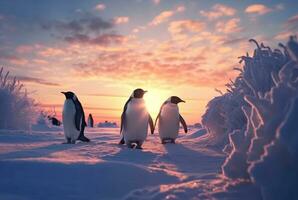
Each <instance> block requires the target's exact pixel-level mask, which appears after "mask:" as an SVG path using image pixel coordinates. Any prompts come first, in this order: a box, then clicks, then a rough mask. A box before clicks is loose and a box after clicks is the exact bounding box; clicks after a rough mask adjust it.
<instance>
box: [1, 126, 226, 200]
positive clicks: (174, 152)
mask: <svg viewBox="0 0 298 200" xmlns="http://www.w3.org/2000/svg"><path fill="white" fill-rule="evenodd" d="M195 131H196V130H193V131H190V134H192V132H195ZM86 135H87V136H88V137H90V139H91V142H90V143H83V142H79V143H77V144H75V145H72V144H65V145H63V144H61V143H62V142H64V135H63V132H62V131H38V132H36V131H33V132H32V133H31V134H29V133H27V132H20V131H9V130H1V131H0V147H1V148H0V177H1V179H0V199H7V200H11V199H31V200H35V199H43V200H48V199H63V200H68V199H89V200H93V199H94V200H97V199H190V197H192V196H197V197H199V196H201V195H203V194H201V193H202V191H205V193H206V192H207V191H211V190H212V188H213V185H212V184H207V183H208V182H209V181H212V180H213V179H214V178H216V174H218V173H219V172H220V165H221V163H222V162H223V160H224V155H223V154H222V153H221V152H220V151H217V150H214V149H211V148H210V149H209V148H205V147H202V146H201V145H198V144H195V143H193V138H191V139H189V138H187V137H186V135H185V134H183V135H182V134H181V135H180V137H179V138H177V144H166V145H162V144H160V141H159V137H158V135H156V134H155V135H150V136H148V138H147V140H146V142H145V143H144V145H143V148H144V149H143V150H136V149H129V148H127V147H126V146H121V145H118V142H119V139H120V135H119V128H106V129H101V128H87V130H86ZM211 185H212V188H211V187H210V186H211ZM217 185H221V186H222V185H223V183H221V182H220V183H218V184H217ZM205 193H204V195H207V194H205ZM151 197H152V198H151ZM184 197H186V198H184Z"/></svg>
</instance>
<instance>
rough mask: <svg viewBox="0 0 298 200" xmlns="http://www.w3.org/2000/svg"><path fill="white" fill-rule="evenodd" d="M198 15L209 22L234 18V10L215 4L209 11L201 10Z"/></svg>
mask: <svg viewBox="0 0 298 200" xmlns="http://www.w3.org/2000/svg"><path fill="white" fill-rule="evenodd" d="M200 14H201V15H202V16H204V17H207V18H208V19H209V20H214V19H217V18H219V17H223V16H234V15H235V14H236V9H234V8H232V7H229V6H226V5H223V4H215V5H214V6H213V7H212V9H211V10H210V11H204V10H202V11H200Z"/></svg>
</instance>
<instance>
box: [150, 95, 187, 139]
mask: <svg viewBox="0 0 298 200" xmlns="http://www.w3.org/2000/svg"><path fill="white" fill-rule="evenodd" d="M180 102H184V103H185V101H183V100H182V99H180V98H179V97H177V96H171V97H169V98H168V99H167V100H166V101H165V102H164V103H163V104H162V106H161V108H160V111H159V113H158V115H157V117H156V120H155V123H154V127H156V123H157V121H158V132H159V137H160V139H161V143H162V144H165V143H166V142H170V143H175V140H176V138H177V137H178V132H179V122H180V123H181V124H182V126H183V128H184V132H185V133H187V125H186V122H185V120H184V119H183V117H182V116H181V115H180V113H179V107H178V103H180Z"/></svg>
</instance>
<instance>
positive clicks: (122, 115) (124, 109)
mask: <svg viewBox="0 0 298 200" xmlns="http://www.w3.org/2000/svg"><path fill="white" fill-rule="evenodd" d="M131 99H132V97H129V99H128V100H127V101H126V103H125V105H124V108H123V112H122V114H121V124H120V134H121V132H122V130H123V128H124V126H125V124H126V120H125V118H126V117H125V112H126V110H127V105H128V103H129V102H130V101H131Z"/></svg>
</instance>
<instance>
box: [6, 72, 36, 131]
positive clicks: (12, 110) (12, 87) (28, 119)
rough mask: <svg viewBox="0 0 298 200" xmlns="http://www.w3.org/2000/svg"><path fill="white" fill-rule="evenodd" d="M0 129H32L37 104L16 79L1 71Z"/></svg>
mask: <svg viewBox="0 0 298 200" xmlns="http://www.w3.org/2000/svg"><path fill="white" fill-rule="evenodd" d="M0 102H1V104H0V113H1V115H0V129H26V130H28V129H30V126H31V124H32V122H33V120H34V116H35V114H36V112H35V104H34V100H33V99H31V98H30V97H29V96H28V94H27V92H26V90H25V89H23V84H21V83H20V82H19V81H18V80H17V78H16V77H14V78H12V77H10V76H9V72H6V73H5V72H4V69H3V67H2V68H1V69H0Z"/></svg>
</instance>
